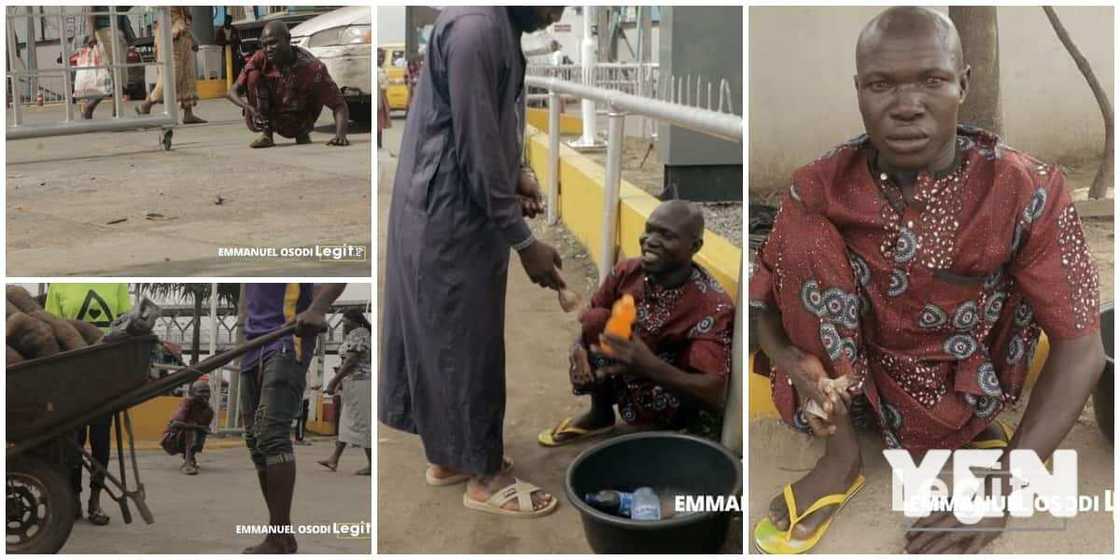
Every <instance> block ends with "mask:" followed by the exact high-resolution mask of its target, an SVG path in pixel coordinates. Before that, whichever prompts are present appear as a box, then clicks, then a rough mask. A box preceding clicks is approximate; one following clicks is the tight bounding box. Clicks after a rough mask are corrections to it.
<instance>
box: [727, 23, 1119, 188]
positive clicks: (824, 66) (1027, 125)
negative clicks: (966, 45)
mask: <svg viewBox="0 0 1120 560" xmlns="http://www.w3.org/2000/svg"><path fill="white" fill-rule="evenodd" d="M882 9H883V8H881V7H869V8H865V7H835V8H776V7H775V8H770V7H762V8H751V9H750V13H749V15H750V35H749V37H750V52H749V56H750V82H749V83H750V88H749V90H750V91H749V101H748V102H749V104H750V119H749V134H750V154H749V158H750V188H751V189H752V190H756V191H762V190H769V189H776V188H781V187H783V186H784V185H785V183H786V182H787V181H788V179H789V176H790V173H791V172H792V171H793V170H794V169H795V168H797V167H798V166H800V165H803V164H805V163H807V162H809V161H811V160H812V159H813V158H815V157H816V156H817V155H819V154H820V153H822V152H824V151H825V150H827V149H828V148H829V147H831V146H833V145H835V144H838V143H840V142H842V141H844V140H846V139H848V138H852V137H854V136H857V135H858V134H860V133H862V132H863V124H862V122H861V120H860V116H859V110H858V108H857V105H856V93H855V88H854V86H853V83H852V76H853V75H854V74H855V44H856V38H857V36H858V35H859V31H860V29H862V27H863V26H864V24H866V23H867V22H868V21H869V20H870V19H871V18H872V17H874V16H875V14H877V13H879V12H880V11H881V10H882ZM939 9H942V8H939ZM1057 13H1058V16H1059V17H1060V18H1061V20H1062V22H1063V23H1064V24H1065V26H1066V29H1068V30H1069V33H1070V36H1071V37H1072V38H1073V40H1074V42H1075V43H1076V44H1077V46H1078V48H1080V49H1081V52H1082V54H1084V55H1085V57H1086V58H1087V59H1088V60H1089V63H1090V64H1091V65H1092V67H1093V71H1094V72H1095V73H1096V76H1097V79H1098V80H1099V81H1100V82H1101V84H1103V85H1104V87H1105V90H1106V91H1107V92H1108V95H1109V98H1110V99H1112V100H1113V103H1114V104H1115V92H1114V91H1113V45H1114V42H1113V28H1112V26H1113V8H1111V7H1059V8H1057ZM999 34H1000V37H999V43H1000V44H999V47H1000V81H1001V83H1000V87H1001V90H1002V95H1003V98H1002V100H1003V113H1004V114H1003V117H1004V139H1005V140H1006V142H1007V143H1008V144H1010V145H1011V146H1014V147H1016V148H1019V149H1022V150H1026V151H1028V152H1031V153H1033V154H1035V155H1037V156H1038V157H1041V158H1042V159H1044V160H1048V161H1061V162H1069V161H1075V160H1080V159H1084V158H1085V157H1086V156H1087V155H1093V154H1097V153H1099V152H1100V150H1101V149H1102V148H1103V146H1104V138H1103V135H1104V126H1103V124H1102V119H1101V114H1100V110H1099V109H1098V107H1097V103H1096V100H1095V99H1094V98H1093V94H1092V92H1091V91H1090V90H1089V86H1088V85H1087V84H1086V82H1085V79H1084V77H1083V76H1082V75H1081V73H1080V72H1079V71H1078V70H1077V66H1076V65H1075V64H1074V62H1073V59H1072V58H1071V57H1070V56H1069V53H1067V52H1066V50H1065V48H1064V47H1063V46H1062V44H1061V42H1059V41H1058V38H1057V35H1055V33H1054V30H1053V29H1052V28H1051V27H1050V23H1049V21H1048V20H1047V19H1046V15H1045V14H1044V13H1043V12H1042V9H1041V8H1038V7H1011V6H1001V7H1000V8H999Z"/></svg>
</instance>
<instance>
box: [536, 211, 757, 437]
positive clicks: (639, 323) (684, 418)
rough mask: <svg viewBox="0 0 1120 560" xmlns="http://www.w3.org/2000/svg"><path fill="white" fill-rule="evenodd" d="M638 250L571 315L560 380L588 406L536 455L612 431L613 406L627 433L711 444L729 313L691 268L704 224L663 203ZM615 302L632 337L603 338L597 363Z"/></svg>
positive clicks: (721, 294)
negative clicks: (680, 433) (689, 436)
mask: <svg viewBox="0 0 1120 560" xmlns="http://www.w3.org/2000/svg"><path fill="white" fill-rule="evenodd" d="M639 242H640V245H641V249H642V253H641V256H640V257H639V258H633V259H626V260H623V261H621V262H620V263H618V265H617V266H615V268H614V270H613V271H612V272H611V275H610V276H608V277H607V278H606V280H605V281H604V282H603V283H602V285H601V286H600V287H599V289H598V290H597V291H596V292H595V295H594V296H593V297H592V298H591V303H590V305H589V306H588V308H587V309H585V310H584V311H583V312H582V313H581V314H580V318H579V322H580V325H581V327H582V329H581V335H580V337H579V338H578V339H577V340H576V341H575V343H574V344H572V350H571V356H570V375H571V380H572V387H573V391H574V392H575V393H576V394H587V395H590V396H591V409H590V410H589V411H588V412H587V413H585V414H583V415H582V416H579V417H578V418H575V419H573V418H566V419H564V420H562V421H561V422H560V423H559V424H558V425H557V426H555V427H554V428H552V429H549V430H545V431H544V432H541V434H540V436H539V437H538V441H539V443H540V444H541V445H544V446H548V447H553V446H557V445H565V444H568V443H572V442H576V441H580V440H583V439H587V438H589V437H593V436H596V435H599V434H603V433H606V432H608V431H610V430H612V429H613V428H614V424H615V414H614V406H615V405H618V412H619V416H621V417H622V419H623V420H625V421H626V422H627V423H628V424H638V425H643V426H648V427H654V428H661V429H686V430H688V431H689V432H692V433H696V434H699V435H703V436H706V437H709V438H718V437H719V433H720V427H721V418H722V415H723V409H724V400H725V397H726V394H727V379H728V376H729V375H730V373H731V337H732V333H733V332H734V327H735V325H734V322H735V306H734V304H733V303H732V301H731V298H730V297H728V295H727V293H726V292H725V291H724V290H723V287H721V286H720V285H719V282H717V281H716V280H715V279H714V278H712V276H711V275H710V274H708V272H707V271H706V270H704V268H703V267H701V266H700V265H699V264H697V263H695V262H693V260H692V259H693V257H694V256H695V255H696V253H697V252H698V251H699V250H700V247H701V246H703V244H704V215H703V214H702V213H701V212H700V210H699V209H698V208H696V207H694V206H692V205H691V204H689V203H688V202H684V201H680V200H672V201H668V202H664V203H662V204H661V205H660V206H658V207H657V209H656V210H654V212H653V214H651V215H650V217H649V220H648V221H647V222H646V228H645V233H644V234H643V235H642V236H641V238H640V240H639ZM623 294H630V295H631V296H633V298H634V301H635V303H636V305H637V319H636V321H635V324H634V325H635V326H634V330H635V332H634V335H633V337H632V339H631V340H623V339H620V338H618V337H615V336H611V335H605V339H606V342H607V344H608V345H609V347H610V354H605V353H604V352H603V349H602V348H601V346H600V344H601V343H600V340H601V339H600V337H601V336H604V335H603V329H604V327H605V326H606V323H607V319H609V318H610V315H611V307H612V305H613V304H614V302H615V301H617V300H618V299H619V298H621V297H622V296H623Z"/></svg>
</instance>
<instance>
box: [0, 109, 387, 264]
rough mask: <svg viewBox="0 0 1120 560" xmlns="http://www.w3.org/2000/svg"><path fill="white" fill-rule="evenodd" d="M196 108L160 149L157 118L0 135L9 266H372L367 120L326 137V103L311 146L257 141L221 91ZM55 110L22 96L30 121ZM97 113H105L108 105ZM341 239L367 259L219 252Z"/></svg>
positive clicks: (51, 117) (55, 116)
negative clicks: (144, 126)
mask: <svg viewBox="0 0 1120 560" xmlns="http://www.w3.org/2000/svg"><path fill="white" fill-rule="evenodd" d="M130 105H132V104H126V108H125V114H126V115H133V111H132V107H131V106H130ZM197 114H198V115H199V116H201V117H203V118H205V119H207V120H209V121H210V122H209V123H208V124H204V125H192V126H181V127H178V128H176V129H175V131H174V139H173V146H172V150H171V151H170V152H164V151H163V150H162V149H161V148H160V147H159V146H158V144H157V142H158V138H159V131H158V130H146V131H128V132H111V133H90V134H82V135H76V136H57V137H49V138H39V139H28V140H17V141H10V142H7V146H6V149H7V169H6V176H7V185H8V186H7V216H8V222H7V238H8V242H7V249H8V261H7V266H8V268H7V270H8V274H9V275H12V276H55V275H59V276H61V275H141V276H184V275H234V276H286V275H293V274H294V275H301V276H336V275H346V276H364V275H367V274H368V273H369V270H370V262H369V255H368V253H369V246H370V233H369V232H370V211H369V205H370V199H371V196H370V173H371V164H370V163H371V162H370V135H369V130H368V128H367V129H365V130H355V131H353V132H352V133H351V134H350V135H349V138H350V141H351V146H349V147H345V148H336V147H330V146H327V145H325V143H326V141H327V140H329V139H330V138H331V136H333V122H334V121H333V116H332V114H331V113H330V111H327V110H325V111H323V113H322V115H321V116H320V120H319V123H318V125H319V126H318V128H317V129H316V132H314V133H313V134H312V141H313V142H314V143H313V144H312V145H308V146H296V145H295V144H294V143H293V142H294V141H292V140H287V139H282V138H280V137H277V140H278V143H279V145H278V146H277V147H275V148H269V149H264V150H254V149H251V148H249V146H248V144H249V142H251V141H252V140H253V138H254V137H255V135H254V134H253V133H251V132H250V131H249V130H247V129H246V128H245V126H244V122H243V121H242V120H241V118H240V112H239V110H237V109H236V108H235V107H234V106H233V105H232V104H230V103H229V102H227V101H225V100H207V101H202V102H201V103H200V105H199V107H198V108H197ZM62 115H63V108H62V106H53V107H43V108H37V107H33V108H30V110H29V112H28V115H27V122H28V123H36V122H39V123H42V122H52V121H61V120H62ZM96 117H97V119H98V120H107V119H109V118H111V104H109V103H102V104H101V106H100V107H98V109H97V114H96ZM218 197H221V204H217V203H216V202H217V200H218ZM118 220H125V221H122V222H119V223H110V222H117V221H118ZM341 243H349V244H352V245H363V246H364V247H365V251H364V252H365V259H364V262H336V261H329V260H323V261H321V260H320V259H318V258H315V257H304V258H279V257H276V258H270V257H264V258H245V259H240V258H234V257H218V252H217V251H218V248H219V247H275V248H277V249H279V248H288V247H314V246H315V245H316V244H341Z"/></svg>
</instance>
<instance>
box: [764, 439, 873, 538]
mask: <svg viewBox="0 0 1120 560" xmlns="http://www.w3.org/2000/svg"><path fill="white" fill-rule="evenodd" d="M861 468H862V462H861V460H860V457H859V453H858V448H857V449H856V453H854V454H852V456H851V457H841V456H838V455H834V454H825V456H823V457H821V459H820V460H819V461H817V465H816V466H815V467H813V470H811V471H809V474H806V475H805V476H804V477H803V478H802V479H801V480H798V481H797V482H794V483H793V495H794V498H795V502H796V504H797V513H798V514H801V513H802V512H804V511H805V510H806V509H808V508H809V506H811V505H813V503H814V502H816V501H817V500H819V499H821V498H823V497H825V496H829V495H832V494H844V493H845V492H847V491H848V488H849V487H851V485H852V482H853V481H855V479H856V477H857V476H858V475H859V473H860V469H861ZM836 507H837V506H827V507H823V508H821V509H819V510H817V511H815V512H813V513H812V514H810V515H809V516H808V517H806V518H805V519H803V520H801V522H800V523H798V524H797V526H795V527H794V529H793V533H792V537H793V538H795V539H805V538H808V537H809V536H810V535H812V534H813V532H814V531H816V530H817V527H819V526H820V525H821V523H823V522H825V521H826V520H827V519H828V518H829V517H830V516H831V515H832V513H833V512H834V511H835V510H836ZM769 515H770V521H771V522H772V523H773V524H774V526H775V527H777V528H778V529H781V530H783V531H785V530H787V529H789V510H788V508H787V507H786V500H785V495H784V494H778V496H777V497H775V498H774V499H773V500H771V501H770V513H769Z"/></svg>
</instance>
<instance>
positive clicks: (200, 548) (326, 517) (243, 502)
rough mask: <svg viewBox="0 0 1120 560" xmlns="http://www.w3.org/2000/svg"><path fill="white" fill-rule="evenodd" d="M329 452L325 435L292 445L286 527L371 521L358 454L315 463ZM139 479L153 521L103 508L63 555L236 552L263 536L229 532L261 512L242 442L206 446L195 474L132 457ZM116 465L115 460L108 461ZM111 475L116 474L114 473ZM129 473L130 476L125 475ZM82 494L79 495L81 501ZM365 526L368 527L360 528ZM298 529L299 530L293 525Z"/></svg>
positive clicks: (361, 545) (317, 547) (307, 539)
mask: <svg viewBox="0 0 1120 560" xmlns="http://www.w3.org/2000/svg"><path fill="white" fill-rule="evenodd" d="M333 448H334V440H333V439H332V438H315V441H314V443H313V445H311V446H298V445H297V446H296V447H295V451H296V461H297V465H298V469H297V481H296V495H295V499H294V501H293V504H292V522H293V523H294V524H295V525H297V526H299V525H303V526H306V527H308V528H309V530H310V527H311V526H319V525H326V526H330V525H331V524H332V523H339V524H354V523H366V524H368V523H370V498H371V487H370V486H371V481H370V479H369V478H367V477H364V476H356V475H354V474H353V472H354V471H355V470H357V469H359V468H361V467H362V466H364V465H365V462H366V460H365V457H364V456H363V455H362V453H361V452H360V451H359V450H355V449H347V450H346V453H345V454H344V455H343V456H342V461H341V466H340V467H339V471H338V472H337V473H332V472H330V471H327V470H326V469H324V468H322V467H320V466H318V465H316V464H315V461H316V460H318V459H322V458H325V457H327V456H328V455H329V454H330V451H331V450H332V449H333ZM138 459H139V461H140V479H141V480H142V481H143V482H144V486H145V489H146V491H147V495H148V500H147V503H148V507H149V508H151V510H152V514H153V515H154V516H155V520H156V522H155V523H154V524H152V525H145V524H144V521H143V520H142V519H140V517H139V515H138V514H137V512H136V510H135V508H133V522H132V524H131V525H125V524H124V523H122V522H121V517H120V510H119V509H118V508H117V507H116V505H115V504H112V503H111V502H105V501H104V498H103V502H102V506H103V507H104V508H105V511H106V513H108V514H109V516H110V517H112V521H111V522H110V524H109V525H106V526H104V527H98V526H95V525H92V524H90V523H89V522H88V521H84V520H83V521H79V522H77V524H75V525H74V530H73V532H72V533H71V534H70V540H69V541H67V543H66V546H64V547H63V548H62V550H61V551H60V552H62V553H70V554H77V553H83V554H85V553H98V554H136V553H159V554H165V553H178V554H217V553H239V552H240V551H241V549H243V548H245V547H247V546H251V545H253V544H256V543H257V542H259V541H260V539H261V538H262V537H260V536H253V535H238V534H236V532H235V531H236V526H237V525H239V524H246V525H248V524H261V523H266V522H267V521H268V512H267V510H266V509H265V505H264V501H263V499H262V498H261V494H260V487H259V486H258V484H257V478H256V473H255V471H254V470H253V467H252V465H251V464H250V463H249V456H248V451H246V450H245V448H244V446H243V445H238V446H234V447H230V448H226V449H213V450H209V451H206V452H205V453H203V454H202V455H200V456H199V467H200V468H201V470H202V472H201V474H199V475H198V476H186V475H184V474H182V473H180V472H179V465H180V464H181V462H182V461H181V459H180V458H178V457H171V456H169V455H167V454H165V453H163V452H155V451H145V452H138ZM113 460H114V461H115V460H116V459H115V458H114V459H113ZM113 472H114V473H116V469H115V468H114V469H113ZM130 474H131V471H130ZM86 497H88V494H86V495H83V498H86ZM366 526H367V527H368V525H366ZM297 530H299V529H298V527H297ZM297 538H298V539H299V545H300V548H299V551H300V553H306V554H325V553H331V554H369V553H370V552H372V550H371V544H372V541H371V540H370V538H369V533H368V532H367V533H366V534H365V536H364V537H363V538H361V539H353V538H349V539H347V538H340V536H336V535H335V534H331V533H327V534H315V535H311V534H308V535H300V536H298V537H297Z"/></svg>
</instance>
